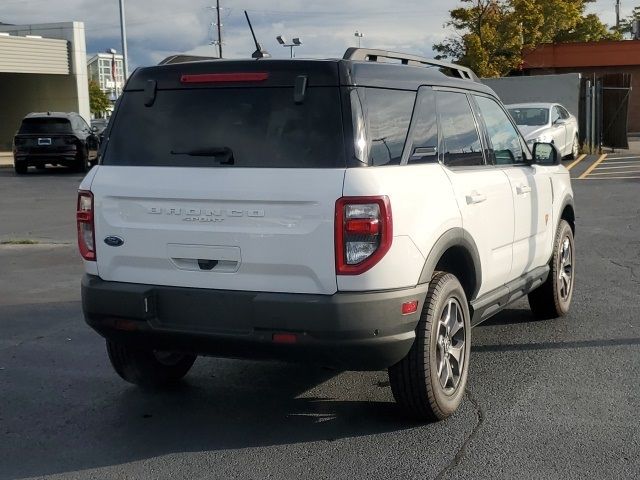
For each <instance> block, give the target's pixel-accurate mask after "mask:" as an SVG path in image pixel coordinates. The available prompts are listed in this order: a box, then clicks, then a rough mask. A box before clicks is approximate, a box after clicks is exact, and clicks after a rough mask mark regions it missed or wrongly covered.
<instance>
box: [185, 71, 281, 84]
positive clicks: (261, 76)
mask: <svg viewBox="0 0 640 480" xmlns="http://www.w3.org/2000/svg"><path fill="white" fill-rule="evenodd" d="M268 78H269V73H268V72H239V73H197V74H192V75H182V76H181V77H180V83H235V82H264V81H265V80H267V79H268Z"/></svg>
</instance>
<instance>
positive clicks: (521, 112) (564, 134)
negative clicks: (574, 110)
mask: <svg viewBox="0 0 640 480" xmlns="http://www.w3.org/2000/svg"><path fill="white" fill-rule="evenodd" d="M507 109H508V110H509V113H510V114H511V116H512V117H513V119H514V120H515V122H516V124H517V125H518V128H519V129H520V131H521V132H522V134H523V135H524V138H525V139H526V140H527V143H528V144H529V145H530V146H532V145H533V144H534V143H536V142H544V143H548V142H550V143H553V144H554V145H555V146H556V147H557V148H558V150H559V151H560V154H561V155H562V156H563V157H569V158H575V157H577V156H578V153H580V143H579V140H578V119H577V118H576V117H575V116H573V115H571V114H570V113H569V111H568V110H567V109H566V108H564V107H563V106H562V105H560V104H557V103H518V104H514V105H507Z"/></svg>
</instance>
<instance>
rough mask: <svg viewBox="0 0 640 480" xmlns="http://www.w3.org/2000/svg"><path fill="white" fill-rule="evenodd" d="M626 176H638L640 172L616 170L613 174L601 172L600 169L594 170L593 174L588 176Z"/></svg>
mask: <svg viewBox="0 0 640 480" xmlns="http://www.w3.org/2000/svg"><path fill="white" fill-rule="evenodd" d="M626 174H632V175H634V174H638V175H640V170H624V171H622V172H621V171H620V170H616V171H613V172H601V171H600V169H598V170H596V171H595V172H593V173H591V174H590V175H589V176H590V177H591V176H593V175H626Z"/></svg>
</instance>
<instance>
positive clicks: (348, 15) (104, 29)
mask: <svg viewBox="0 0 640 480" xmlns="http://www.w3.org/2000/svg"><path fill="white" fill-rule="evenodd" d="M635 4H636V5H637V3H635ZM212 5H215V1H214V0H209V1H207V0H179V1H177V0H125V11H126V25H127V42H128V43H127V45H128V51H129V62H128V63H129V67H130V68H129V70H130V71H131V70H133V68H135V67H138V66H144V65H152V64H156V63H158V62H159V61H160V60H162V59H163V58H165V57H167V56H169V55H173V54H176V53H191V54H196V55H205V56H207V55H215V53H216V50H215V48H216V47H214V46H213V45H210V41H211V40H212V38H213V37H212V34H213V28H212V26H211V23H212V22H213V21H214V17H215V15H214V14H215V11H214V10H212V9H211V6H212ZM458 5H460V2H459V0H396V1H389V0H386V1H385V0H342V1H339V0H324V1H323V2H313V3H312V2H308V1H303V0H271V1H270V2H266V1H264V0H263V1H259V0H220V6H221V7H222V10H221V11H222V22H221V23H222V34H223V56H224V57H225V58H227V57H228V58H246V57H249V56H250V55H251V53H252V52H253V50H255V47H254V46H253V40H252V39H251V34H250V32H249V28H248V26H247V23H246V20H245V18H244V13H243V10H245V9H246V10H247V11H248V12H249V16H250V17H251V22H252V23H253V27H254V30H255V32H256V36H257V37H258V41H259V42H260V43H261V44H262V46H263V48H266V50H267V51H268V52H269V53H270V54H271V55H272V56H273V57H275V58H286V57H288V56H289V49H288V48H283V47H282V46H281V45H279V44H278V43H277V41H276V36H277V35H284V36H285V37H286V38H287V40H290V39H291V38H292V37H300V38H301V39H302V42H303V45H302V46H301V47H298V48H297V49H296V56H298V57H305V58H318V57H341V56H342V54H343V53H344V51H345V49H346V48H347V47H349V46H356V45H357V39H356V38H355V36H354V32H355V31H356V30H358V31H360V32H362V33H363V35H364V36H363V37H362V40H361V41H362V46H363V47H369V48H382V49H388V50H395V51H403V52H408V53H413V54H418V55H425V56H432V55H433V53H432V50H431V46H432V45H433V44H434V43H437V42H439V41H441V40H443V39H444V38H445V37H446V36H448V35H450V34H451V33H452V31H451V30H450V29H447V28H445V26H444V23H445V22H446V21H447V18H448V11H449V10H451V9H452V8H455V7H456V6H458ZM614 5H615V0H598V1H596V2H594V3H592V4H590V5H589V7H588V12H589V13H596V14H598V16H599V17H600V19H601V20H602V21H603V22H605V23H607V24H609V25H612V24H613V23H615V13H614ZM633 6H634V3H633V2H631V1H630V0H622V16H623V17H624V16H626V15H628V14H629V13H630V12H631V10H632V8H633ZM71 20H75V21H82V22H84V24H85V30H86V41H87V52H88V53H89V54H90V53H95V52H103V51H105V50H106V49H109V48H115V49H116V50H117V51H118V52H120V51H121V44H120V26H119V25H120V23H119V10H118V0H0V22H4V23H12V24H33V23H52V22H63V21H71Z"/></svg>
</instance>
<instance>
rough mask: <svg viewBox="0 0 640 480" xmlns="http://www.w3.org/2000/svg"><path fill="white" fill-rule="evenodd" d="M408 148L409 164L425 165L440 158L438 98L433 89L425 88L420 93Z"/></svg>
mask: <svg viewBox="0 0 640 480" xmlns="http://www.w3.org/2000/svg"><path fill="white" fill-rule="evenodd" d="M408 146H409V159H408V163H424V162H429V161H433V160H437V158H438V119H437V115H436V98H435V95H434V93H433V90H431V88H424V87H423V88H421V89H420V90H419V92H418V99H417V101H416V108H415V112H414V114H413V126H412V127H411V131H410V132H409V145H408Z"/></svg>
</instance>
